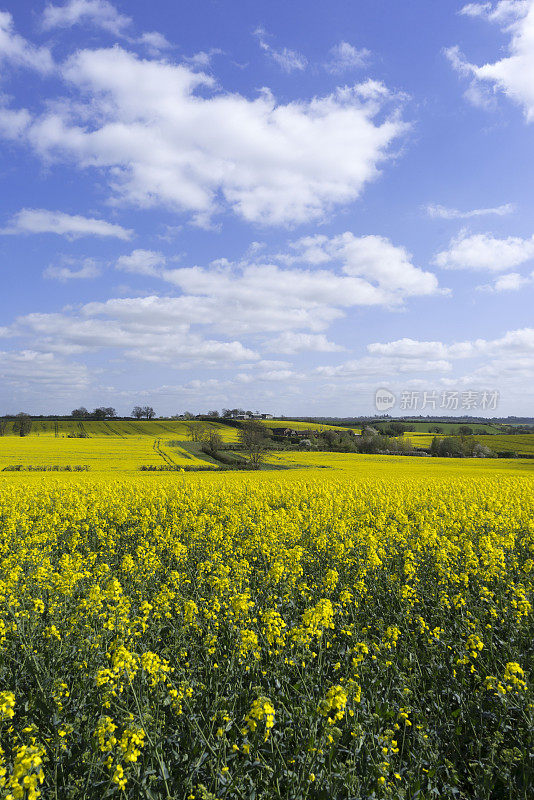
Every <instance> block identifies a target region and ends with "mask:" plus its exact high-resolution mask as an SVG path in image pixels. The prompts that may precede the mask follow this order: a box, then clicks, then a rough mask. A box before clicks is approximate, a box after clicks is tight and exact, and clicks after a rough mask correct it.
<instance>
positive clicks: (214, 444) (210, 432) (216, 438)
mask: <svg viewBox="0 0 534 800" xmlns="http://www.w3.org/2000/svg"><path fill="white" fill-rule="evenodd" d="M201 437H202V442H203V443H204V445H205V447H206V449H207V450H208V451H209V452H210V453H215V452H216V451H217V450H220V449H221V447H222V444H223V440H222V436H221V434H220V433H219V431H218V430H217V429H216V428H213V427H211V425H210V426H208V427H206V428H205V429H204V430H203V432H202V434H201Z"/></svg>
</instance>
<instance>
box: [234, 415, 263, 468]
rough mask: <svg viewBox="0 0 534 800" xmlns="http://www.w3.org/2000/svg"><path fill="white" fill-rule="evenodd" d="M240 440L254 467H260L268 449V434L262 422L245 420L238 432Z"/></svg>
mask: <svg viewBox="0 0 534 800" xmlns="http://www.w3.org/2000/svg"><path fill="white" fill-rule="evenodd" d="M237 436H238V438H239V441H240V442H241V444H242V445H243V448H244V450H245V452H246V453H247V455H248V460H249V463H250V465H251V467H252V468H253V469H259V468H260V467H261V464H262V461H263V460H264V458H265V451H266V450H267V442H268V439H267V436H266V435H265V428H264V427H263V425H262V424H261V422H256V420H249V421H248V422H244V423H243V424H242V425H241V427H240V428H239V430H238V432H237Z"/></svg>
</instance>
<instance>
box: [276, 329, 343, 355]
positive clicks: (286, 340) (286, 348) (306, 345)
mask: <svg viewBox="0 0 534 800" xmlns="http://www.w3.org/2000/svg"><path fill="white" fill-rule="evenodd" d="M265 349H267V350H272V351H273V352H277V353H288V354H289V353H302V352H305V351H310V352H316V353H334V352H337V351H339V350H344V349H345V348H344V347H341V346H340V345H338V344H335V343H334V342H330V341H328V339H327V338H326V336H325V335H324V333H295V332H294V331H285V332H284V333H282V334H280V336H278V337H277V338H276V339H271V340H270V341H269V342H266V344H265Z"/></svg>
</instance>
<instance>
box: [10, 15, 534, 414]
mask: <svg viewBox="0 0 534 800" xmlns="http://www.w3.org/2000/svg"><path fill="white" fill-rule="evenodd" d="M533 87H534V0H501V2H493V3H492V2H480V3H469V4H465V3H454V2H442V1H440V0H437V2H433V3H429V2H428V0H426V1H425V0H421V1H420V2H419V0H411V2H407V3H402V4H401V3H394V2H391V0H390V2H380V1H378V0H359V2H357V3H354V2H348V1H347V2H341V1H340V0H334V1H333V2H330V3H329V4H328V5H326V4H324V3H319V2H310V0H307V2H292V3H287V2H285V3H281V2H272V1H271V2H268V3H267V2H241V0H239V1H237V0H235V1H234V2H232V3H228V2H214V1H213V0H212V1H211V2H208V1H207V0H196V2H195V3H191V2H184V3H181V4H176V3H171V2H169V0H153V2H152V3H150V4H147V3H141V2H128V3H125V2H122V3H120V2H116V3H114V4H111V3H110V2H107V0H69V2H67V3H62V4H60V3H57V4H55V3H48V4H46V3H42V4H41V3H38V2H37V3H36V2H25V1H24V0H22V2H21V1H20V0H19V2H18V3H16V4H15V3H7V4H5V3H4V5H1V4H0V142H1V147H0V181H1V182H2V192H1V195H0V196H1V198H2V201H1V208H0V261H1V265H2V267H1V268H2V272H3V287H4V290H3V291H2V293H1V295H0V304H1V317H0V379H1V385H0V413H7V412H17V411H19V410H27V411H30V412H33V413H50V412H63V413H65V412H66V413H68V412H69V411H70V410H71V409H72V408H75V407H76V406H78V405H80V404H83V405H85V406H87V407H89V408H92V407H94V406H97V405H114V406H115V407H116V408H117V410H118V411H119V412H120V413H123V414H127V413H129V412H130V410H131V408H132V406H133V405H135V404H138V403H142V404H144V403H150V404H151V405H153V406H154V408H155V409H156V411H157V412H158V413H159V414H174V413H180V412H183V411H184V410H186V409H187V410H193V411H197V412H201V411H207V410H210V409H212V408H219V409H220V408H222V407H236V406H239V407H244V408H246V409H251V410H261V411H269V412H272V413H276V414H288V415H289V414H299V415H306V414H328V415H352V414H364V413H374V411H375V405H374V397H375V391H376V389H377V388H381V387H384V388H388V389H389V390H390V391H392V392H393V393H394V395H395V398H396V405H395V407H394V408H393V410H392V411H391V413H393V414H400V413H402V412H403V410H410V411H412V412H415V413H465V411H466V410H468V411H469V413H475V414H476V413H487V414H489V415H497V414H498V415H501V414H503V415H506V414H516V415H525V414H532V409H533V402H532V401H533V399H534V389H533V385H534V383H533V381H532V377H533V375H534V327H533V312H532V308H533V289H534V225H533V222H532V220H533V218H534V216H533V211H534V208H533V205H534V197H533V193H532V188H531V187H532V185H533V177H534V175H533V172H534V159H533V158H532V156H533V151H534V141H533V122H534V88H533ZM425 393H426V395H425ZM432 397H433V398H434V400H433V401H432V402H431V401H430V399H429V398H432ZM490 397H491V398H492V400H490V401H488V398H490ZM402 398H404V400H403V401H402ZM407 398H409V400H408V399H407ZM425 398H426V402H425ZM401 401H402V402H401ZM487 402H490V403H493V405H495V404H496V408H495V410H493V408H492V407H491V405H490V406H489V407H488V410H487V411H485V412H484V404H485V403H487Z"/></svg>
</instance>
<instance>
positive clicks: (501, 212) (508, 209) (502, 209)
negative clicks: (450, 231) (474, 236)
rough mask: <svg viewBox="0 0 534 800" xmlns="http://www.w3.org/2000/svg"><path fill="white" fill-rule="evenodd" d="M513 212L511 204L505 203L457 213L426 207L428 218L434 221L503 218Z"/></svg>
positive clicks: (433, 204) (513, 208) (442, 208)
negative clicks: (492, 216) (490, 216)
mask: <svg viewBox="0 0 534 800" xmlns="http://www.w3.org/2000/svg"><path fill="white" fill-rule="evenodd" d="M514 211H515V205H514V204H513V203H505V204H504V205H502V206H495V207H494V208H473V209H471V210H470V211H459V210H458V209H457V208H447V207H446V206H440V205H438V204H436V203H429V204H428V205H427V206H426V213H427V214H428V216H429V217H433V218H435V219H436V218H437V219H471V218H472V217H485V216H488V215H492V214H493V215H495V216H497V217H504V216H505V215H506V214H512V213H513V212H514Z"/></svg>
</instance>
